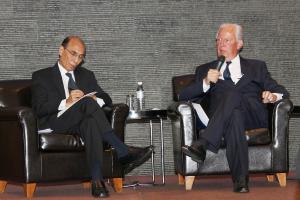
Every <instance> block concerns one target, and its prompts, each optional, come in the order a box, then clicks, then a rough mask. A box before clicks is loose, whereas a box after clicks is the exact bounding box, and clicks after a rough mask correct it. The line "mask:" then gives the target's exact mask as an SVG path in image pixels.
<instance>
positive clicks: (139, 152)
mask: <svg viewBox="0 0 300 200" xmlns="http://www.w3.org/2000/svg"><path fill="white" fill-rule="evenodd" d="M152 152H153V146H148V147H144V148H141V147H132V146H129V148H128V154H127V155H126V156H124V157H121V158H119V161H120V163H121V164H122V165H123V168H124V173H125V174H127V173H129V172H131V171H132V170H133V169H134V168H136V167H138V166H140V165H141V164H143V163H144V162H146V161H147V160H149V158H150V157H151V154H152Z"/></svg>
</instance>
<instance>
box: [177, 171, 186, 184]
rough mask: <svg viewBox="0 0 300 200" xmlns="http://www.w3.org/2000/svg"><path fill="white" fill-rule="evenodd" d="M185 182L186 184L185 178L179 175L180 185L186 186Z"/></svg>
mask: <svg viewBox="0 0 300 200" xmlns="http://www.w3.org/2000/svg"><path fill="white" fill-rule="evenodd" d="M184 182H185V177H184V176H183V175H181V174H178V184H179V185H184Z"/></svg>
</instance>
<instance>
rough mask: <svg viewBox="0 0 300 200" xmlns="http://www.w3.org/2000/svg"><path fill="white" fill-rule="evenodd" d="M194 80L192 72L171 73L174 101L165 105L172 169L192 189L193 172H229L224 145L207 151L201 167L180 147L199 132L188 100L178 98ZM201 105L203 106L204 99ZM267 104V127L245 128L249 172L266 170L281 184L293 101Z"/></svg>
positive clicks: (286, 168) (283, 175)
mask: <svg viewBox="0 0 300 200" xmlns="http://www.w3.org/2000/svg"><path fill="white" fill-rule="evenodd" d="M193 80H194V75H192V74H190V75H183V76H177V77H173V79H172V84H173V99H174V101H175V103H173V104H172V105H170V106H169V108H168V116H169V118H170V119H171V123H172V133H173V145H174V163H175V171H176V173H177V174H178V176H179V183H180V184H185V187H186V189H187V190H190V189H192V185H193V182H194V178H195V176H199V175H210V174H228V173H229V172H230V171H229V167H228V164H227V160H226V153H225V148H224V146H223V148H221V149H220V150H219V152H218V153H217V154H214V153H212V152H210V151H208V152H207V156H206V160H205V161H204V165H203V166H202V167H200V166H199V165H198V164H197V163H196V162H194V161H193V160H191V158H190V157H188V156H186V155H184V154H183V153H182V151H181V147H182V146H183V145H191V143H192V141H193V139H195V138H198V137H199V134H201V130H196V127H195V115H196V113H195V111H194V110H193V108H192V106H191V103H190V102H178V94H179V92H180V91H181V90H182V89H183V88H184V87H186V86H188V85H189V84H190V83H191V82H192V81H193ZM201 103H202V102H201ZM202 106H204V107H205V102H203V105H202ZM206 106H207V104H206ZM268 106H269V111H270V112H269V120H270V123H269V124H270V127H269V128H268V129H254V130H247V131H246V133H245V134H246V135H247V140H248V145H249V170H250V173H265V174H266V175H267V179H268V181H274V179H275V175H276V177H277V179H278V181H279V184H280V186H282V187H284V186H286V173H287V172H288V170H289V166H288V130H289V115H290V112H291V110H292V103H291V101H290V100H288V99H284V100H281V101H279V102H278V103H276V104H274V105H273V104H270V105H268Z"/></svg>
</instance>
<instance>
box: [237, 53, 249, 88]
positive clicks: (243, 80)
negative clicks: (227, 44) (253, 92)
mask: <svg viewBox="0 0 300 200" xmlns="http://www.w3.org/2000/svg"><path fill="white" fill-rule="evenodd" d="M240 62H241V72H242V74H243V76H242V78H241V79H240V80H239V82H238V83H237V84H236V87H243V86H244V85H246V84H248V83H249V82H251V81H252V79H253V78H252V72H251V66H249V65H248V64H247V61H246V60H245V59H244V58H242V57H240Z"/></svg>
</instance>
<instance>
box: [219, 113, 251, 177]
mask: <svg viewBox="0 0 300 200" xmlns="http://www.w3.org/2000/svg"><path fill="white" fill-rule="evenodd" d="M244 130H245V128H244V117H243V112H241V111H240V110H239V109H235V110H234V111H233V112H232V115H231V117H230V120H229V123H228V127H227V128H226V131H225V135H224V139H225V143H226V156H227V160H228V165H229V168H230V171H231V175H232V178H233V181H235V180H237V178H239V177H246V176H248V168H249V167H248V166H249V158H248V144H247V140H246V136H245V134H244Z"/></svg>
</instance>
